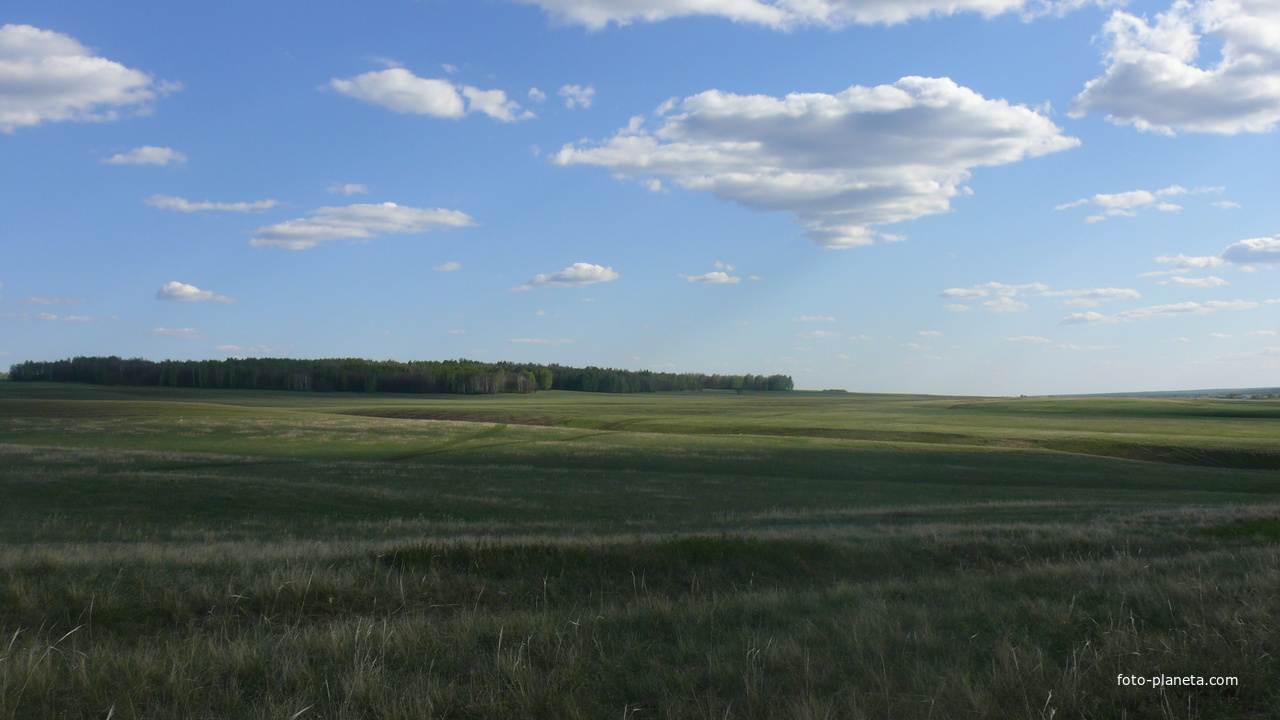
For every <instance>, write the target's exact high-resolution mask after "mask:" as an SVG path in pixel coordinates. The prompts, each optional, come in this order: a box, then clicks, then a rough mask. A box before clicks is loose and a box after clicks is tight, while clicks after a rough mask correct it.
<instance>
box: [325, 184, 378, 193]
mask: <svg viewBox="0 0 1280 720" xmlns="http://www.w3.org/2000/svg"><path fill="white" fill-rule="evenodd" d="M325 192H327V193H330V194H332V195H348V196H350V195H368V194H369V188H367V187H365V186H364V185H361V184H359V183H345V184H344V183H337V182H336V183H333V184H332V185H330V186H329V187H327V188H325Z"/></svg>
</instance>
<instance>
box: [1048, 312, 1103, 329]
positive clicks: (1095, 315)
mask: <svg viewBox="0 0 1280 720" xmlns="http://www.w3.org/2000/svg"><path fill="white" fill-rule="evenodd" d="M1109 320H1110V318H1108V317H1107V316H1106V315H1103V314H1102V313H1099V312H1094V311H1093V310H1090V311H1088V312H1082V313H1071V314H1070V315H1068V316H1066V317H1064V318H1062V319H1061V320H1059V321H1058V324H1059V325H1091V324H1093V323H1100V322H1108V321H1109Z"/></svg>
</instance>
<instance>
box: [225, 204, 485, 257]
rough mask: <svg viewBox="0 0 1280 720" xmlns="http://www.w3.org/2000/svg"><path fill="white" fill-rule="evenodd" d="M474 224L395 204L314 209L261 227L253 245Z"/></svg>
mask: <svg viewBox="0 0 1280 720" xmlns="http://www.w3.org/2000/svg"><path fill="white" fill-rule="evenodd" d="M474 224H475V223H474V221H472V219H471V216H469V215H467V214H466V213H464V212H460V211H458V210H444V209H441V208H431V209H426V208H415V207H408V206H406V205H397V204H395V203H393V202H386V203H381V204H376V205H347V206H346V207H322V208H320V209H318V210H313V211H312V212H311V217H308V218H298V219H296V220H287V221H285V222H282V223H277V224H275V225H267V226H266V227H260V228H258V229H257V231H256V232H254V235H253V240H251V241H250V244H252V245H253V246H255V247H259V246H262V245H271V246H274V247H279V248H286V249H289V250H306V249H309V248H313V247H315V246H316V245H319V244H320V243H322V242H329V241H331V240H365V241H368V240H372V239H373V238H376V237H380V236H382V235H416V234H418V233H424V232H427V231H428V230H434V229H436V228H450V227H466V226H468V225H474Z"/></svg>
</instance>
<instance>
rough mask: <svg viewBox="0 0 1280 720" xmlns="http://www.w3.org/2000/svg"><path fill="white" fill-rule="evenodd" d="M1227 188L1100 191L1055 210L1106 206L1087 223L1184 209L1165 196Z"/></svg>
mask: <svg viewBox="0 0 1280 720" xmlns="http://www.w3.org/2000/svg"><path fill="white" fill-rule="evenodd" d="M1223 190H1225V188H1221V187H1200V188H1195V189H1193V190H1188V189H1187V188H1184V187H1182V186H1181V185H1170V186H1169V187H1167V188H1162V189H1160V190H1154V191H1152V190H1129V191H1127V192H1120V193H1109V194H1108V193H1099V194H1097V195H1093V196H1090V197H1087V198H1080V199H1079V200H1075V201H1073V202H1069V203H1066V204H1063V205H1059V206H1057V207H1055V208H1054V210H1069V209H1071V208H1076V207H1081V206H1085V205H1092V206H1095V207H1101V208H1106V211H1105V212H1103V213H1101V214H1099V215H1090V216H1089V217H1087V218H1085V222H1087V223H1096V222H1102V221H1103V220H1106V219H1107V218H1112V217H1134V216H1135V215H1137V211H1138V210H1142V209H1154V210H1159V211H1161V212H1178V211H1179V210H1181V209H1182V206H1181V205H1177V204H1174V203H1170V202H1161V200H1162V199H1163V198H1166V197H1171V196H1175V195H1186V194H1193V195H1203V194H1206V193H1221V192H1222V191H1223Z"/></svg>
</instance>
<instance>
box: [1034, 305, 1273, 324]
mask: <svg viewBox="0 0 1280 720" xmlns="http://www.w3.org/2000/svg"><path fill="white" fill-rule="evenodd" d="M1260 304H1261V303H1256V302H1253V301H1251V300H1210V301H1208V302H1204V303H1197V302H1182V303H1173V304H1169V305H1152V306H1149V307H1144V308H1137V309H1134V310H1126V311H1124V312H1121V313H1116V314H1115V315H1103V314H1101V313H1096V312H1086V313H1074V314H1072V315H1068V316H1067V317H1064V318H1062V319H1061V320H1059V321H1058V323H1059V324H1061V325H1083V324H1094V323H1110V322H1129V321H1132V320H1149V319H1151V318H1157V317H1178V316H1181V315H1204V314H1206V313H1211V312H1217V311H1218V310H1252V309H1253V308H1256V307H1258V306H1259V305H1260Z"/></svg>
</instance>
